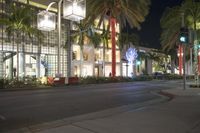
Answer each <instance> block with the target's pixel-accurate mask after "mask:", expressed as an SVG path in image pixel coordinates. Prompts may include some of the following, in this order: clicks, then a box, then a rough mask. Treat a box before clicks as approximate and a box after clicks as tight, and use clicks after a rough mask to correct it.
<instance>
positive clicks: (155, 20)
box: [133, 0, 183, 48]
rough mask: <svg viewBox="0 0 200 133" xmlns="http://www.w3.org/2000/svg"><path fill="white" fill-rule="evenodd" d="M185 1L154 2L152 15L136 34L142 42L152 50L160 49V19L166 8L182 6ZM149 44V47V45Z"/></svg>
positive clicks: (158, 0)
mask: <svg viewBox="0 0 200 133" xmlns="http://www.w3.org/2000/svg"><path fill="white" fill-rule="evenodd" d="M182 1H183V0H152V1H151V8H150V13H149V15H148V16H147V17H146V20H145V22H143V23H142V25H141V27H142V29H141V30H140V31H135V30H133V31H134V32H136V33H138V34H139V36H140V40H141V41H142V42H143V43H144V44H146V45H145V46H147V47H151V48H160V47H161V46H160V41H159V38H160V33H161V28H160V18H161V16H162V13H163V12H164V10H165V8H166V7H173V6H176V5H180V4H181V3H182ZM147 44H148V45H147Z"/></svg>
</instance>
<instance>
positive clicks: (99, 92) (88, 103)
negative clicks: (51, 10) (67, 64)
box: [0, 81, 182, 132]
mask: <svg viewBox="0 0 200 133" xmlns="http://www.w3.org/2000/svg"><path fill="white" fill-rule="evenodd" d="M181 82H182V81H146V82H132V83H113V84H92V85H81V86H65V87H54V88H49V89H42V90H23V91H0V132H3V131H8V130H13V129H17V128H23V127H28V126H31V125H36V124H41V123H44V122H50V121H55V120H59V119H63V118H68V117H72V116H78V115H82V114H88V113H92V112H97V111H101V110H106V109H110V108H115V107H120V106H123V105H129V104H136V103H137V104H138V103H143V102H145V101H150V100H154V99H160V98H161V97H160V96H158V95H155V94H154V93H152V92H159V91H160V90H162V89H170V88H175V87H176V86H180V85H181Z"/></svg>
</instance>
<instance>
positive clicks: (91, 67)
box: [0, 0, 153, 79]
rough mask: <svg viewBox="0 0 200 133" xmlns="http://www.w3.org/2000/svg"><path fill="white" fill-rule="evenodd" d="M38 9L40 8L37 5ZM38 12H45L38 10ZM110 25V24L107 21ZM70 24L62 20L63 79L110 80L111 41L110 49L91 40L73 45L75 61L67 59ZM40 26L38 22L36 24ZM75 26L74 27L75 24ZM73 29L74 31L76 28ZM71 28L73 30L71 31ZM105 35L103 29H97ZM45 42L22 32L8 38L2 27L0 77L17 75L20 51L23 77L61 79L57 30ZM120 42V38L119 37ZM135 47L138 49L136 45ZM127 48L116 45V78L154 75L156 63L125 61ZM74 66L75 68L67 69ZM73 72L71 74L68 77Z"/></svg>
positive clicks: (1, 3) (47, 34)
mask: <svg viewBox="0 0 200 133" xmlns="http://www.w3.org/2000/svg"><path fill="white" fill-rule="evenodd" d="M0 6H1V10H0V14H1V17H2V18H3V17H5V15H4V14H5V13H6V12H5V11H6V1H5V0H0ZM36 6H37V8H38V7H40V6H39V5H36ZM37 10H43V9H42V8H38V9H37ZM107 23H108V22H107ZM67 24H68V21H65V20H62V35H61V42H62V45H61V50H60V64H61V66H60V67H61V75H60V76H62V77H69V76H72V77H74V76H78V77H86V76H100V77H104V76H106V77H108V76H109V75H110V73H111V71H112V52H111V51H112V50H111V48H112V47H111V46H112V45H111V40H109V41H108V42H109V43H108V47H105V46H104V45H103V43H101V44H100V45H99V46H98V47H97V48H94V45H92V44H90V43H89V42H88V41H87V40H86V41H85V44H84V46H83V47H80V46H79V45H78V43H76V42H71V47H70V49H69V51H70V54H71V57H72V58H71V60H67V47H66V45H67V34H68V31H69V28H68V27H67V26H66V25H67ZM33 25H34V26H36V21H35V22H33ZM72 27H73V25H72ZM72 27H71V29H72ZM71 29H70V30H71ZM96 30H97V31H98V32H100V33H101V32H102V31H101V28H100V29H96ZM116 31H117V33H119V25H116ZM43 34H44V37H43V39H42V41H38V40H37V39H34V38H33V39H30V38H29V37H28V36H27V35H25V34H24V33H20V36H19V37H18V38H17V36H16V34H13V35H12V36H9V37H8V36H7V33H6V26H5V25H0V77H1V78H10V79H12V78H13V77H16V76H17V74H18V73H17V71H16V69H17V48H19V74H18V76H19V77H43V76H50V77H55V76H57V67H58V66H57V55H58V52H57V49H58V48H57V46H58V40H57V34H58V33H57V30H55V31H51V32H43ZM116 39H117V38H116ZM132 47H134V46H132ZM150 50H151V49H148V48H140V49H139V50H138V52H144V53H145V52H148V51H150ZM126 51H127V49H123V50H120V49H119V48H118V46H116V76H132V75H139V74H141V73H144V71H146V73H147V74H151V73H152V70H153V69H152V68H153V67H152V64H153V63H152V60H150V59H140V60H138V61H139V63H138V62H137V60H135V62H134V63H133V65H130V64H128V62H126V61H124V60H123V58H124V56H125V54H126ZM68 63H70V66H71V69H69V68H67V66H68V65H67V64H68ZM68 71H70V74H71V75H68Z"/></svg>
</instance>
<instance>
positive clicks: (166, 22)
mask: <svg viewBox="0 0 200 133" xmlns="http://www.w3.org/2000/svg"><path fill="white" fill-rule="evenodd" d="M181 13H184V17H185V25H186V27H188V28H191V29H193V30H194V45H193V46H194V55H195V57H194V65H193V66H194V73H195V75H196V76H195V77H196V79H198V69H197V68H198V67H197V43H198V40H197V23H198V22H199V21H200V3H199V2H195V1H194V0H185V1H184V2H183V3H182V5H181V6H177V7H173V8H170V9H166V11H165V13H164V14H163V16H162V18H161V27H162V29H163V31H162V34H161V44H162V46H163V50H166V51H171V50H173V49H174V48H176V47H177V46H176V44H177V42H178V38H179V31H180V28H181Z"/></svg>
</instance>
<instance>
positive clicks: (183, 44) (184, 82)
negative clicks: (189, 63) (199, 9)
mask: <svg viewBox="0 0 200 133" xmlns="http://www.w3.org/2000/svg"><path fill="white" fill-rule="evenodd" d="M181 17H182V21H181V27H182V28H185V23H184V13H181ZM187 40H188V38H187ZM186 44H187V41H186V42H185V43H183V42H182V44H181V45H182V46H183V90H185V89H186V74H185V45H186Z"/></svg>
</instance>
